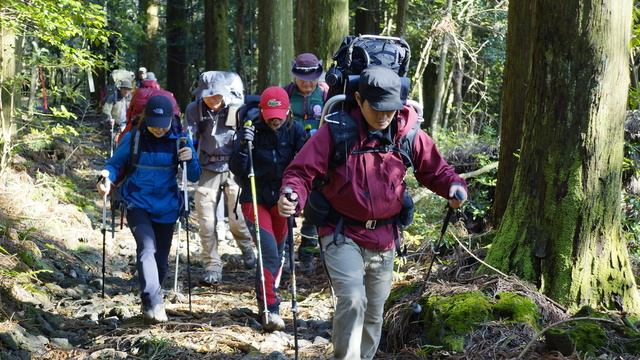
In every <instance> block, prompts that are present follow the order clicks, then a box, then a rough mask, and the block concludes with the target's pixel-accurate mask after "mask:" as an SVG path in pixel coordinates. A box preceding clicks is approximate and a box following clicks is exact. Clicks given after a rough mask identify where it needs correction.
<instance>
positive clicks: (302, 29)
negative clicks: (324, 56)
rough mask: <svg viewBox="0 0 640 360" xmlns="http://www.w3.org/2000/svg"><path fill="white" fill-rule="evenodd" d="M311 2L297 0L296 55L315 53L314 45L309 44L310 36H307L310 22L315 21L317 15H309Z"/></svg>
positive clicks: (294, 37)
mask: <svg viewBox="0 0 640 360" xmlns="http://www.w3.org/2000/svg"><path fill="white" fill-rule="evenodd" d="M308 10H309V1H308V0H295V11H296V17H295V28H294V33H293V39H294V44H293V45H294V53H295V54H302V53H307V52H310V53H313V51H314V49H313V47H312V44H310V43H309V40H310V39H309V38H310V36H307V34H308V33H307V27H308V25H309V22H310V21H315V20H316V17H315V14H314V15H311V14H310V13H309V11H308Z"/></svg>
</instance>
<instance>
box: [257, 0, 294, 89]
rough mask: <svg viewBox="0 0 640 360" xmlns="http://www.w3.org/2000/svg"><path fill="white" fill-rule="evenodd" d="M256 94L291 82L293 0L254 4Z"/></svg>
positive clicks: (260, 1) (265, 0)
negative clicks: (255, 6)
mask: <svg viewBox="0 0 640 360" xmlns="http://www.w3.org/2000/svg"><path fill="white" fill-rule="evenodd" d="M258 24H259V32H258V57H259V59H258V89H257V90H258V94H260V93H262V91H263V90H264V89H266V88H267V87H269V86H284V85H286V84H288V83H290V82H291V73H290V72H289V71H290V70H291V60H293V59H294V54H293V0H259V1H258Z"/></svg>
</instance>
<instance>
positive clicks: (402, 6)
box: [394, 0, 409, 37]
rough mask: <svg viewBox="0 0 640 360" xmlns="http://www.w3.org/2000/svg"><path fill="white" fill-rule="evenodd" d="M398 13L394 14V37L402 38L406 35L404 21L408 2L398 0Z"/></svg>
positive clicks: (406, 0) (407, 0)
mask: <svg viewBox="0 0 640 360" xmlns="http://www.w3.org/2000/svg"><path fill="white" fill-rule="evenodd" d="M396 3H397V4H398V12H397V13H396V28H395V31H394V35H395V36H398V37H403V36H404V35H405V33H406V30H407V29H406V26H407V24H406V21H407V9H408V7H409V0H398V1H397V2H396Z"/></svg>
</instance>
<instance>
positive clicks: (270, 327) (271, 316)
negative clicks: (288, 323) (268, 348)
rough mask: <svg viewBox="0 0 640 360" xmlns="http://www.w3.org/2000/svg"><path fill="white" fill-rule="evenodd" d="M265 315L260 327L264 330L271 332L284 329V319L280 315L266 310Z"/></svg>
mask: <svg viewBox="0 0 640 360" xmlns="http://www.w3.org/2000/svg"><path fill="white" fill-rule="evenodd" d="M266 316H267V319H266V321H265V323H264V324H262V327H263V328H264V330H265V331H268V332H273V331H276V330H283V329H284V320H282V318H281V317H280V315H278V314H277V313H273V312H268V313H267V314H266Z"/></svg>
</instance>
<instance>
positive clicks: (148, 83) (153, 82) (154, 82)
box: [138, 71, 162, 90]
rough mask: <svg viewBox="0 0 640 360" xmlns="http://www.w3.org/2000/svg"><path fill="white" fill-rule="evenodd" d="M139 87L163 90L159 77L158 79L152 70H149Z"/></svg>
mask: <svg viewBox="0 0 640 360" xmlns="http://www.w3.org/2000/svg"><path fill="white" fill-rule="evenodd" d="M138 88H142V89H157V90H162V86H160V84H159V83H158V79H156V74H154V73H152V72H151V71H149V72H147V78H146V79H144V80H142V82H141V83H140V86H138Z"/></svg>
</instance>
